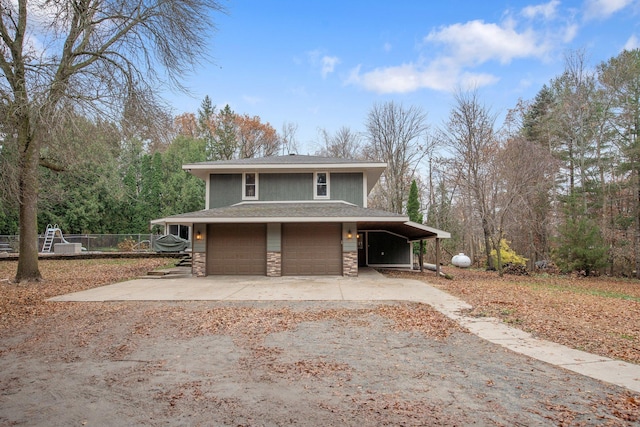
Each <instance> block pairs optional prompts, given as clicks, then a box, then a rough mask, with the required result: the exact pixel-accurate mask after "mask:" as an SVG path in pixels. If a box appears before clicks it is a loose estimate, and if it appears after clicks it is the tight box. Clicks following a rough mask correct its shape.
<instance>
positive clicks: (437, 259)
mask: <svg viewBox="0 0 640 427" xmlns="http://www.w3.org/2000/svg"><path fill="white" fill-rule="evenodd" d="M436 276H437V277H440V239H439V238H438V237H436Z"/></svg>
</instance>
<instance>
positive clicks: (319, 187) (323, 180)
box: [313, 172, 329, 199]
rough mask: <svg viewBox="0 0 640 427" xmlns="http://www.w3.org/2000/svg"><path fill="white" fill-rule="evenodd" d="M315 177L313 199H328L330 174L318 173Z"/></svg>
mask: <svg viewBox="0 0 640 427" xmlns="http://www.w3.org/2000/svg"><path fill="white" fill-rule="evenodd" d="M313 176H314V180H315V186H314V194H313V197H314V198H315V199H328V198H329V174H328V173H327V172H316V173H315V174H313Z"/></svg>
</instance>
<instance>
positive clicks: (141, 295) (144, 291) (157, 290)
mask: <svg viewBox="0 0 640 427" xmlns="http://www.w3.org/2000/svg"><path fill="white" fill-rule="evenodd" d="M434 280H437V279H436V278H435V277H434ZM214 300H215V301H259V300H271V301H335V300H348V301H413V302H420V303H425V304H429V305H431V306H432V307H434V308H435V309H436V310H438V311H440V312H441V313H443V314H444V315H446V316H447V317H449V318H451V319H453V320H456V321H457V322H459V323H460V324H461V325H462V326H464V327H466V328H467V329H469V331H470V332H472V333H474V334H476V335H477V336H479V337H480V338H483V339H486V340H488V341H491V342H493V343H496V344H499V345H501V346H503V347H506V348H508V349H510V350H512V351H515V352H517V353H521V354H524V355H527V356H530V357H533V358H536V359H538V360H542V361H544V362H547V363H551V364H553V365H557V366H561V367H563V368H565V369H568V370H571V371H574V372H577V373H580V374H582V375H586V376H589V377H592V378H595V379H598V380H601V381H606V382H609V383H612V384H616V385H619V386H622V387H626V388H628V389H630V390H633V391H636V392H640V366H639V365H635V364H631V363H626V362H622V361H618V360H613V359H609V358H606V357H602V356H597V355H593V354H590V353H586V352H583V351H579V350H574V349H571V348H569V347H565V346H562V345H559V344H555V343H552V342H548V341H543V340H539V339H536V338H534V337H533V336H532V335H531V334H529V333H526V332H523V331H521V330H519V329H515V328H512V327H509V326H507V325H505V324H504V323H502V322H501V321H500V320H498V319H495V318H475V317H468V316H465V315H464V314H463V310H465V309H469V308H471V306H470V305H469V304H467V303H466V302H464V301H462V300H460V299H458V298H456V297H453V296H451V295H449V294H447V293H446V292H443V291H441V290H439V289H436V288H435V287H433V286H429V285H428V284H426V283H424V282H422V281H418V280H408V279H390V278H386V277H385V276H383V275H382V274H380V273H378V272H377V271H375V270H373V269H369V268H366V269H361V270H360V271H359V276H358V277H341V276H324V277H323V276H310V277H307V276H301V277H278V278H273V277H263V276H210V277H204V278H195V277H183V278H167V279H157V278H156V279H153V278H149V279H147V278H144V279H136V280H130V281H126V282H121V283H116V284H113V285H107V286H102V287H99V288H94V289H89V290H86V291H82V292H75V293H71V294H67V295H60V296H57V297H54V298H51V299H49V301H52V302H65V301H80V302H91V301H94V302H104V301H214Z"/></svg>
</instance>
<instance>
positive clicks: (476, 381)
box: [0, 259, 640, 426]
mask: <svg viewBox="0 0 640 427" xmlns="http://www.w3.org/2000/svg"><path fill="white" fill-rule="evenodd" d="M166 263H167V260H161V259H136V260H65V261H43V262H41V270H42V273H43V275H44V277H45V278H46V280H45V281H44V282H41V283H31V284H27V285H16V284H13V283H11V278H12V277H13V275H14V274H15V268H16V265H15V263H14V262H0V408H2V409H1V410H0V424H2V425H5V424H6V425H50V424H51V420H56V422H57V423H58V424H59V425H63V424H64V425H99V424H104V423H105V421H106V420H109V421H110V422H112V423H113V424H114V425H115V424H119V423H120V422H126V423H128V424H136V425H246V426H254V425H255V426H258V425H327V426H329V425H353V426H356V425H357V426H379V425H416V426H417V425H447V426H448V425H472V424H473V425H563V426H574V425H575V426H578V425H580V426H582V425H610V426H631V425H637V424H638V422H639V421H640V418H639V415H638V414H639V413H640V412H639V408H640V396H638V395H636V394H632V393H629V392H628V391H626V390H624V389H621V388H619V387H615V386H611V385H607V384H604V383H601V382H598V381H596V380H593V379H590V378H587V377H583V376H581V375H578V374H573V373H570V372H567V371H564V370H562V369H560V368H556V367H554V366H551V365H548V364H545V363H542V362H538V361H536V360H534V359H530V358H527V357H525V356H521V355H517V354H515V353H512V352H509V351H507V350H505V349H503V348H502V347H500V346H497V345H494V344H491V343H489V342H487V341H484V340H481V339H479V338H477V337H475V336H473V335H471V334H469V333H465V332H464V331H463V330H462V329H461V328H460V327H459V326H458V325H457V324H456V323H455V322H453V321H451V320H449V319H447V318H446V317H444V316H443V315H442V314H440V313H438V312H437V311H435V310H434V309H432V308H431V307H429V306H428V305H426V304H418V303H373V302H372V303H369V304H367V303H361V302H349V301H338V302H327V301H318V302H291V303H284V302H270V301H266V302H235V303H230V302H225V301H199V302H190V301H180V302H155V301H129V302H105V303H47V302H46V301H45V300H46V299H47V298H49V297H51V296H54V295H59V294H64V293H68V292H75V291H79V290H82V289H88V288H92V287H96V286H100V285H103V284H107V283H113V282H116V281H121V280H125V279H128V278H133V277H136V276H139V275H142V274H145V273H146V272H147V271H149V270H151V269H155V268H159V267H163V266H166ZM411 277H412V278H414V279H415V278H420V277H421V276H415V275H413V276H411ZM422 278H424V279H425V280H426V281H428V282H429V283H432V284H433V283H436V284H437V285H438V286H441V287H448V288H449V289H448V290H449V291H450V292H451V293H458V294H460V296H462V297H463V298H464V299H466V300H467V301H469V302H470V303H472V304H474V305H477V308H476V309H474V311H473V313H474V314H476V315H500V316H502V317H504V318H505V319H507V320H509V319H511V320H509V321H511V322H512V323H514V324H517V323H519V324H520V326H521V327H522V325H524V323H523V322H524V320H523V319H525V317H524V315H522V314H521V312H520V311H518V310H516V309H517V308H518V304H524V305H527V306H529V307H528V309H529V310H534V309H535V308H536V307H538V308H539V309H541V308H540V307H539V305H536V304H533V303H529V302H528V300H526V299H525V300H519V299H517V298H516V295H517V294H521V295H520V296H519V297H520V298H524V296H523V295H524V294H526V293H527V292H531V293H532V294H531V296H529V298H530V299H532V300H540V304H541V305H544V304H548V305H550V304H551V302H552V301H556V303H559V302H558V301H559V300H557V299H555V300H554V299H553V298H551V297H549V298H548V299H546V300H545V299H544V298H543V296H542V295H546V294H547V293H549V294H551V295H553V294H563V293H564V292H568V293H569V295H568V296H566V298H564V299H566V300H567V301H571V304H573V306H574V309H575V310H577V311H583V312H584V311H590V312H591V311H593V310H595V309H592V308H588V307H583V306H582V305H581V304H582V303H580V302H579V301H580V300H581V298H574V297H573V296H575V295H577V296H581V297H582V296H584V297H592V298H594V304H596V302H601V301H604V302H603V303H602V304H601V305H600V307H601V308H600V310H604V311H605V313H602V312H601V313H600V317H607V316H608V314H607V313H608V311H607V308H608V307H609V306H610V304H607V303H610V302H611V301H614V302H616V301H622V302H625V303H627V304H629V303H633V304H636V309H637V304H638V299H637V298H636V297H637V293H636V294H634V295H635V296H634V295H630V293H629V292H628V291H627V289H626V286H627V285H626V284H624V283H619V284H618V285H616V286H619V287H616V286H614V285H613V284H614V283H617V282H612V283H611V284H609V283H601V284H600V285H599V286H595V285H589V286H581V285H585V284H586V283H587V282H586V281H582V282H581V281H578V282H577V283H578V285H571V286H570V285H569V284H568V283H564V282H562V280H561V279H550V281H549V282H544V281H543V282H535V281H534V282H532V283H535V284H527V283H528V282H521V283H516V282H518V280H513V283H512V281H511V280H510V279H512V278H505V279H502V280H498V281H496V280H495V277H494V276H492V275H491V274H489V273H487V274H483V273H475V272H471V271H469V272H464V275H463V274H457V275H456V279H455V280H454V281H444V280H442V281H439V280H435V278H434V276H433V274H431V275H429V274H425V275H424V276H422ZM529 280H533V279H529ZM629 284H633V282H629ZM567 286H568V287H569V288H570V289H571V292H569V291H567V290H565V289H564V287H567ZM468 287H471V288H472V289H473V292H471V291H469V290H468V289H467V288H468ZM511 287H513V289H511ZM465 289H466V290H465ZM506 289H510V290H509V291H508V292H506V291H505V290H506ZM634 289H637V288H634ZM525 291H526V292H525ZM508 294H513V295H512V296H509V295H508ZM474 298H475V299H474ZM625 298H626V299H625ZM476 299H477V300H478V301H481V302H482V301H487V302H486V303H484V305H481V304H477V303H476ZM509 301H511V302H509ZM505 303H507V304H505ZM583 303H584V304H586V302H583ZM494 306H495V307H496V308H495V310H494V308H493V307H494ZM614 310H618V311H621V310H630V309H629V307H628V306H619V307H618V306H615V307H614ZM522 313H524V311H523V312H522ZM630 315H631V316H635V317H636V319H637V318H638V317H639V316H637V313H636V314H635V315H634V314H633V313H630ZM508 316H514V317H508ZM528 316H529V317H527V319H529V318H531V319H536V318H537V317H536V316H534V315H532V314H530V315H528ZM539 317H543V314H540V315H539ZM515 319H521V320H517V321H516V320H515ZM582 319H584V318H582ZM560 320H562V316H561V315H560V314H557V315H556V321H558V322H559V321H560ZM572 320H575V319H573V318H572ZM531 323H532V324H535V322H533V321H531ZM560 325H561V327H562V328H565V329H566V328H569V327H570V322H564V323H560ZM636 325H637V323H636ZM585 329H588V328H585ZM635 331H636V332H633V331H631V332H629V333H628V337H627V338H625V340H627V341H632V339H631V338H630V337H631V334H635V335H634V337H637V329H635ZM634 339H636V338H634ZM636 342H637V341H636ZM608 345H610V346H615V343H610V344H608Z"/></svg>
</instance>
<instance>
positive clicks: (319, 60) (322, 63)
mask: <svg viewBox="0 0 640 427" xmlns="http://www.w3.org/2000/svg"><path fill="white" fill-rule="evenodd" d="M307 58H308V60H309V63H310V64H311V66H313V67H317V68H320V73H321V74H322V78H323V79H324V78H326V77H327V75H329V74H330V73H333V72H334V71H335V68H336V65H338V64H339V63H340V58H338V57H337V56H329V55H325V54H323V53H322V51H320V50H312V51H309V52H307Z"/></svg>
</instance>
